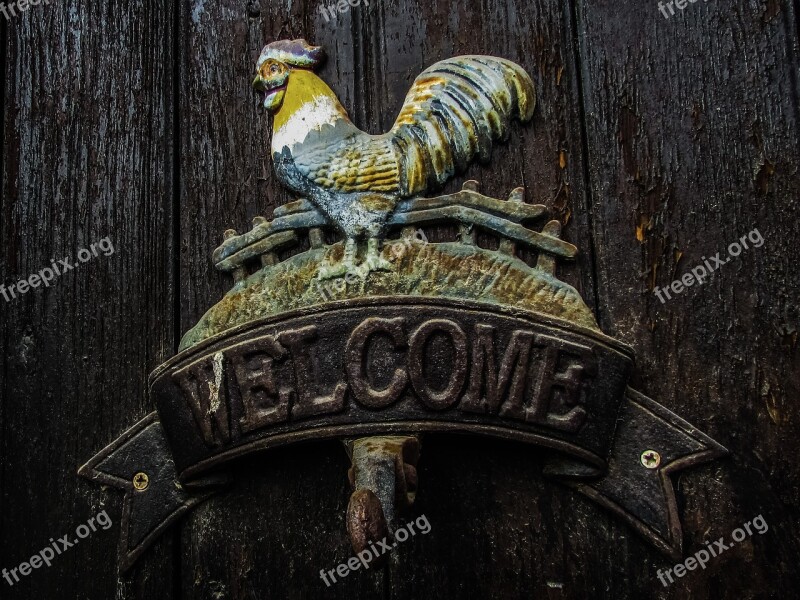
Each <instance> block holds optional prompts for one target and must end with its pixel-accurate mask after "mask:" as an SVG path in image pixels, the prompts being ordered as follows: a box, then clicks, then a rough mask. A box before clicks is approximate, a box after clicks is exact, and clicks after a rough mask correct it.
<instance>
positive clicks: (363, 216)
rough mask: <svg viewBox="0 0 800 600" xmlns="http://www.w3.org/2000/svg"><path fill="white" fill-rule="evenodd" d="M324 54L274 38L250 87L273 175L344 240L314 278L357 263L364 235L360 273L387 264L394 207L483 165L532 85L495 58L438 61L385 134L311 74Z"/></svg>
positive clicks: (531, 96) (523, 115)
mask: <svg viewBox="0 0 800 600" xmlns="http://www.w3.org/2000/svg"><path fill="white" fill-rule="evenodd" d="M324 58H325V54H324V51H323V49H322V48H321V47H319V46H311V45H309V44H308V42H306V41H305V40H292V41H289V40H282V41H277V42H273V43H271V44H269V45H267V46H266V47H265V48H264V49H263V51H262V52H261V56H260V57H259V59H258V63H257V65H256V78H255V81H254V82H253V87H254V88H255V89H256V90H258V91H260V92H262V93H263V95H264V107H265V108H266V109H267V110H268V111H269V112H270V113H272V114H273V115H274V122H273V135H272V149H271V150H272V159H273V162H274V165H275V172H276V174H277V176H278V178H279V180H280V181H281V182H282V183H283V184H284V185H286V186H287V187H288V188H290V189H291V190H293V191H294V192H296V193H297V194H300V195H302V196H303V197H304V198H306V199H307V200H308V201H310V202H311V204H313V205H314V207H315V208H316V209H317V210H318V211H319V212H321V213H322V214H323V215H324V216H325V218H326V219H327V221H328V222H329V223H330V224H331V225H332V226H334V227H335V228H336V229H338V230H339V231H340V233H342V234H343V235H344V236H345V240H346V241H345V251H344V258H343V259H342V261H340V262H339V263H338V264H326V265H323V267H322V268H321V270H320V274H319V276H320V278H323V279H324V278H332V277H339V276H341V275H344V274H345V273H348V272H351V269H356V268H357V267H356V260H357V255H358V243H359V241H362V240H364V239H366V242H367V246H366V252H365V255H364V259H363V265H362V266H361V267H360V270H362V271H364V270H365V271H366V272H369V271H371V270H390V269H391V267H390V263H388V261H386V260H385V259H383V258H382V257H381V256H380V251H379V250H380V248H379V244H380V241H381V237H382V234H383V229H384V225H385V223H386V221H387V219H388V218H389V216H390V215H391V214H392V212H393V211H394V210H395V207H396V205H397V203H398V202H399V201H400V200H402V199H405V198H412V197H414V196H418V195H422V194H424V193H425V192H427V191H430V190H433V189H435V188H438V187H440V186H441V185H442V184H444V183H445V182H446V181H447V180H448V179H450V178H451V177H453V175H455V174H456V173H457V172H460V171H463V170H464V169H466V167H467V166H468V165H469V163H470V162H472V161H473V160H474V159H475V158H476V157H477V158H478V159H479V160H481V161H488V160H489V158H490V154H491V148H492V143H493V142H494V141H496V140H504V139H506V138H507V137H508V134H509V125H510V122H511V120H512V119H514V118H517V119H519V120H520V121H522V122H525V121H527V120H529V119H530V118H531V116H532V114H533V109H534V105H535V92H534V87H533V82H532V81H531V78H530V76H529V75H528V74H527V73H526V72H525V71H524V70H523V69H522V67H520V66H519V65H517V64H515V63H513V62H511V61H508V60H504V59H501V58H495V57H491V56H459V57H455V58H450V59H447V60H443V61H441V62H438V63H436V64H434V65H433V66H431V67H429V68H428V69H426V70H425V71H423V72H422V74H421V75H420V76H419V77H417V79H416V80H415V81H414V84H413V86H412V87H411V90H410V91H409V93H408V95H407V96H406V99H405V102H404V104H403V108H402V110H401V111H400V115H399V116H398V118H397V121H396V122H395V124H394V126H393V127H392V128H391V130H390V131H389V132H388V133H385V134H382V135H370V134H368V133H365V132H363V131H361V130H359V129H358V128H357V127H356V126H355V125H354V124H353V123H352V122H351V121H350V119H349V118H348V116H347V111H346V110H345V109H344V107H343V106H342V104H341V103H340V102H339V100H338V99H337V98H336V95H335V94H334V93H333V91H332V90H331V89H330V87H328V85H327V84H325V82H324V81H322V79H320V78H319V77H318V76H317V75H316V74H315V73H314V71H315V69H316V68H318V67H319V66H320V65H321V64H322V62H323V61H324Z"/></svg>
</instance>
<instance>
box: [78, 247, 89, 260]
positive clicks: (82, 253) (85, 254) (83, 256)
mask: <svg viewBox="0 0 800 600" xmlns="http://www.w3.org/2000/svg"><path fill="white" fill-rule="evenodd" d="M91 259H92V253H91V252H89V251H88V250H87V249H86V248H82V249H81V250H78V260H79V261H81V262H82V263H84V262H89V261H90V260H91Z"/></svg>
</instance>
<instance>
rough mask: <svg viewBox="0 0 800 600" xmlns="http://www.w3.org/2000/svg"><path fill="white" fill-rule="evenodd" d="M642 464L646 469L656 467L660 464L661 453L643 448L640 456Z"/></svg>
mask: <svg viewBox="0 0 800 600" xmlns="http://www.w3.org/2000/svg"><path fill="white" fill-rule="evenodd" d="M640 460H641V461H642V465H643V466H644V467H646V468H648V469H657V468H658V465H660V464H661V455H660V454H659V453H658V452H656V451H655V450H645V451H644V452H642V456H641V457H640Z"/></svg>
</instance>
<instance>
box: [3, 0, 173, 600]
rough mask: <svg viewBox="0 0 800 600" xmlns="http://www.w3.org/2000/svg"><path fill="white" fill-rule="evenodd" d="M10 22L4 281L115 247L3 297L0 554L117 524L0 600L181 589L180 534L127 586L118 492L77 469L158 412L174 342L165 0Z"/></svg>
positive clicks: (43, 8) (82, 6) (98, 5)
mask: <svg viewBox="0 0 800 600" xmlns="http://www.w3.org/2000/svg"><path fill="white" fill-rule="evenodd" d="M7 27H8V43H7V61H6V63H5V67H4V73H5V85H4V103H5V110H4V112H3V114H4V118H5V127H4V137H3V146H4V161H3V186H2V193H3V200H2V217H1V219H2V220H1V221H0V249H1V250H0V278H2V283H5V284H6V285H10V284H12V283H16V282H17V281H18V280H19V279H21V278H23V277H28V275H29V274H31V273H37V272H38V271H40V270H41V269H42V268H44V267H47V266H49V265H50V263H51V259H52V258H56V259H60V258H63V257H69V258H70V260H71V261H72V260H74V259H75V258H76V256H77V253H78V251H79V250H80V249H83V248H89V247H90V245H91V244H93V243H97V242H100V240H102V239H104V238H106V237H108V238H109V239H110V242H111V243H112V244H113V246H114V249H115V253H113V254H111V255H109V256H104V255H103V254H102V253H100V255H99V256H98V257H96V258H93V259H92V260H90V261H89V262H86V263H85V264H81V265H80V266H78V267H76V268H75V270H73V271H70V272H68V273H66V274H64V275H63V276H62V277H59V278H57V279H56V280H54V281H53V282H52V284H51V286H50V287H49V288H46V289H45V288H42V287H39V288H37V289H32V290H30V291H28V292H27V293H26V294H25V295H24V296H22V297H18V298H16V299H13V300H12V301H11V302H8V303H6V302H5V301H4V300H3V299H1V298H0V339H2V344H3V347H4V349H3V368H2V371H0V409H1V410H2V433H1V435H2V442H1V444H0V455H2V490H1V492H0V498H2V501H1V502H2V510H0V531H1V533H0V537H2V544H0V564H1V565H2V566H3V567H6V568H9V569H10V568H13V567H15V566H17V565H18V564H19V563H21V562H23V561H27V560H29V559H30V557H31V556H32V555H33V554H34V553H37V552H39V551H40V550H41V549H42V548H44V547H45V546H46V545H48V544H49V543H50V542H49V540H50V539H51V538H57V537H61V536H62V535H64V534H69V535H70V539H74V537H75V531H76V528H77V527H78V526H79V525H81V524H82V523H86V522H87V521H88V520H89V519H90V518H92V517H94V516H96V515H97V514H98V513H99V512H100V511H102V510H106V511H107V513H108V515H109V516H110V517H111V519H112V520H113V526H112V527H111V528H110V529H108V530H107V531H104V530H102V529H100V530H98V531H97V532H95V533H93V534H91V536H90V537H88V538H87V539H85V540H83V541H82V542H81V543H80V544H78V545H77V546H75V547H74V548H71V549H69V550H66V551H65V552H64V554H62V555H60V556H57V557H56V559H55V560H54V562H53V565H52V567H50V568H40V569H38V570H36V571H34V572H33V573H32V574H31V575H29V576H28V577H25V578H24V579H23V581H22V582H20V583H18V584H16V585H15V586H14V587H9V586H8V585H7V583H6V582H5V581H0V588H2V592H0V596H2V597H3V598H133V597H139V598H165V599H169V598H172V597H173V585H172V565H173V561H172V553H173V551H174V545H173V543H172V540H171V539H170V537H169V536H167V537H166V538H165V539H164V540H162V541H161V542H160V543H159V544H157V545H156V547H155V548H154V551H153V552H152V553H151V554H150V555H149V556H148V557H146V558H145V560H144V561H142V563H141V564H140V565H139V566H138V568H137V570H136V571H135V572H134V573H133V574H132V576H131V577H130V578H128V579H126V580H125V581H124V582H119V583H118V578H117V563H116V549H117V543H118V539H119V533H120V530H119V524H120V523H119V521H120V516H121V505H122V502H121V500H122V497H121V496H120V495H119V494H118V493H117V492H116V491H111V490H106V489H102V488H99V487H97V486H95V485H92V484H90V483H88V482H86V481H83V480H80V479H79V478H78V476H77V469H78V467H79V466H80V465H81V464H82V463H83V462H84V461H86V460H88V459H89V458H90V457H91V456H92V455H93V454H94V453H95V452H96V451H97V450H99V449H100V448H102V447H103V446H104V445H106V444H107V443H109V442H110V441H112V440H113V439H114V438H115V437H116V436H117V435H118V434H119V433H120V432H121V431H123V430H124V429H125V428H127V427H128V426H130V425H132V424H133V423H134V422H135V421H136V420H137V419H139V418H141V417H143V416H144V415H145V414H147V413H148V412H150V411H151V410H152V406H151V405H150V403H149V401H148V399H147V396H146V381H147V375H148V373H149V371H150V370H151V369H152V368H153V367H155V366H156V365H158V364H159V363H160V362H161V361H162V360H164V359H165V358H167V357H168V356H169V355H170V354H171V353H172V352H173V349H174V342H175V340H174V333H175V332H174V329H175V327H174V323H173V314H174V310H173V309H174V300H175V294H174V287H173V263H172V256H173V252H174V251H175V249H174V248H173V241H174V240H173V238H172V234H171V232H172V212H173V210H172V209H173V206H172V205H173V202H172V146H171V142H172V137H171V131H172V121H171V113H172V83H171V82H172V61H171V56H172V39H173V38H172V35H171V31H172V17H171V5H170V3H169V2H166V1H161V0H148V1H147V2H140V3H134V4H130V5H129V4H128V3H120V2H94V3H86V2H81V1H77V0H76V1H68V2H59V3H55V2H54V3H52V4H50V5H45V4H40V5H38V6H31V7H30V8H29V9H28V11H27V12H26V13H25V14H24V15H22V16H19V17H17V18H15V19H12V21H11V22H9V23H8V25H7Z"/></svg>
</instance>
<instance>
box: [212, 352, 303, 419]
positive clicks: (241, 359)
mask: <svg viewBox="0 0 800 600" xmlns="http://www.w3.org/2000/svg"><path fill="white" fill-rule="evenodd" d="M288 356H289V352H288V351H287V349H286V348H284V347H283V346H281V345H280V344H279V343H278V342H277V340H276V339H275V338H274V337H272V336H264V337H262V338H259V339H257V340H253V341H251V342H246V343H244V344H239V345H238V346H234V347H233V348H232V349H231V350H230V352H229V353H228V354H227V355H226V357H227V358H228V360H229V361H230V363H231V366H232V367H233V373H234V375H235V377H236V383H237V386H236V387H237V389H238V391H239V397H240V398H241V401H242V413H243V414H242V416H241V418H240V419H239V424H240V426H241V428H242V432H243V433H248V432H250V431H254V430H256V429H260V428H261V427H265V426H267V425H271V424H273V423H280V422H282V421H286V420H287V419H288V418H289V399H290V397H291V394H292V391H293V390H292V389H291V388H289V387H280V388H279V387H278V386H277V385H276V383H275V374H274V372H273V365H274V362H275V361H276V360H285V359H286V358H287V357H288Z"/></svg>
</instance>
